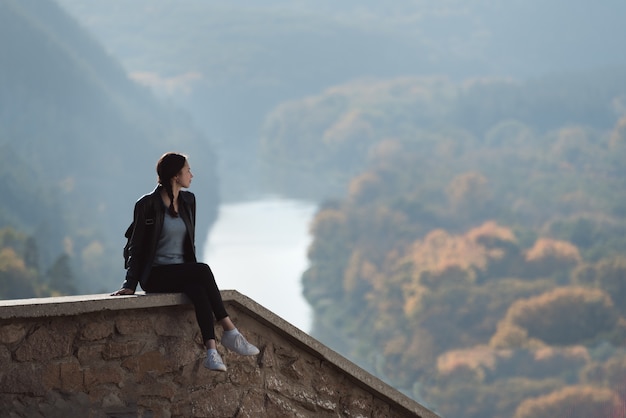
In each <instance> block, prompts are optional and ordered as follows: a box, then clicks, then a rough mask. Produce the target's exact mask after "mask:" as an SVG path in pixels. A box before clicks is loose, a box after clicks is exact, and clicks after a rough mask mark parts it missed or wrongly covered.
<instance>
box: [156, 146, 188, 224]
mask: <svg viewBox="0 0 626 418" xmlns="http://www.w3.org/2000/svg"><path fill="white" fill-rule="evenodd" d="M186 162H187V157H186V156H184V155H182V154H177V153H175V152H167V153H165V154H163V155H162V156H161V158H159V161H158V162H157V165H156V171H157V174H158V176H159V177H158V180H157V181H158V182H159V184H160V185H161V186H163V187H164V188H165V191H166V192H167V195H168V196H169V198H170V207H169V209H168V210H169V213H170V215H172V216H173V217H177V216H178V212H176V209H174V192H172V181H171V180H172V178H173V177H174V176H176V174H178V173H179V172H180V170H182V169H183V167H184V166H185V163H186Z"/></svg>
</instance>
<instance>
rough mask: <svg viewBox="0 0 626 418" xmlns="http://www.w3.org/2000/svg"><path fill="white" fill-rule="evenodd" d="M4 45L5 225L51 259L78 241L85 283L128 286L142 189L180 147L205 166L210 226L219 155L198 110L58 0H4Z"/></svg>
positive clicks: (0, 92) (202, 197)
mask: <svg viewBox="0 0 626 418" xmlns="http://www.w3.org/2000/svg"><path fill="white" fill-rule="evenodd" d="M0 55H2V57H3V60H2V65H0V146H1V147H2V149H3V159H6V160H9V161H8V164H9V165H8V166H3V170H6V174H5V175H4V176H3V177H2V188H1V189H0V190H6V194H5V196H6V197H9V199H3V201H2V204H1V205H2V210H1V211H0V214H2V217H1V218H0V221H1V222H2V224H0V227H7V226H8V227H12V228H15V229H17V230H19V231H24V232H25V233H27V234H29V235H35V236H36V239H37V241H38V244H39V246H40V256H41V262H42V266H43V267H42V268H44V267H47V266H50V265H51V264H52V263H53V261H54V260H55V259H56V258H57V257H58V256H59V255H60V254H63V253H68V254H69V255H71V256H72V262H73V267H74V268H75V270H76V271H75V274H76V276H77V277H81V278H84V279H81V281H80V283H78V284H77V286H78V287H79V289H80V291H83V292H94V291H106V290H109V289H112V288H115V287H116V286H118V285H119V283H120V282H121V278H122V274H123V270H122V268H121V266H122V261H121V247H122V246H123V233H124V231H125V228H126V227H127V226H128V224H129V223H130V221H131V217H132V208H133V204H134V201H135V200H136V199H137V198H138V197H139V196H140V195H141V194H143V193H147V192H149V191H150V190H151V189H152V188H153V187H154V185H155V178H156V174H155V172H154V166H155V163H156V160H157V159H158V157H159V156H160V155H161V154H162V153H163V152H165V151H168V150H171V149H175V150H179V151H182V152H186V153H188V154H190V158H191V163H192V164H193V166H194V167H196V170H195V171H196V175H197V177H196V178H197V179H198V181H197V182H194V186H195V187H196V188H197V190H199V191H201V193H198V194H199V196H198V198H199V204H200V205H201V206H200V207H201V208H203V209H202V210H203V212H204V213H205V214H206V215H204V216H202V217H201V218H202V220H201V222H200V223H199V225H198V231H199V235H198V238H199V239H200V240H202V239H203V237H205V236H206V231H208V227H209V225H210V224H211V223H212V222H213V220H214V219H215V216H216V208H217V179H216V173H215V171H214V166H215V157H214V155H213V152H212V149H211V148H210V146H209V144H208V141H207V140H206V138H205V137H204V136H202V135H201V134H200V133H199V132H198V131H197V130H195V128H194V127H193V126H192V124H191V122H190V120H189V118H188V116H186V115H185V114H184V113H182V112H181V111H180V110H177V109H175V108H173V107H170V106H166V105H164V104H162V103H159V102H158V101H157V100H156V99H155V98H154V96H153V95H152V93H151V92H150V91H149V90H147V89H146V88H145V87H142V86H139V85H138V84H136V83H135V82H133V81H131V80H130V79H129V78H128V77H127V75H126V73H125V72H124V71H123V69H122V67H121V66H120V65H119V64H118V63H117V62H116V61H115V60H114V59H113V58H111V56H109V55H108V54H107V53H106V52H105V51H104V49H103V48H102V47H101V46H100V45H99V44H98V43H97V42H96V41H95V40H94V39H93V38H92V37H91V35H89V34H87V33H86V32H85V31H84V30H83V29H82V28H81V27H80V26H79V25H78V24H77V23H76V22H75V21H74V20H73V19H72V18H71V17H69V16H68V15H67V14H65V12H64V11H62V10H61V9H60V8H58V6H57V5H56V4H55V3H53V2H49V1H35V0H26V1H10V0H9V1H3V2H1V3H0ZM9 156H12V157H9ZM18 170H19V171H21V172H23V173H24V174H23V175H19V177H17V176H16V175H17V174H18V172H19V171H18ZM16 177H17V178H16ZM200 242H203V241H200Z"/></svg>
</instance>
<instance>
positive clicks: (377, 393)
mask: <svg viewBox="0 0 626 418" xmlns="http://www.w3.org/2000/svg"><path fill="white" fill-rule="evenodd" d="M222 297H223V299H224V302H225V305H226V308H227V310H228V312H229V314H230V316H231V318H232V319H233V322H234V323H235V324H236V325H237V327H238V328H239V329H241V330H242V332H243V333H244V334H245V335H246V337H247V338H248V339H249V340H250V341H251V342H252V343H254V344H255V345H257V346H258V347H259V348H260V349H261V353H260V354H259V355H258V356H254V357H242V356H237V355H235V354H233V353H231V352H229V351H227V350H224V349H223V348H221V346H219V344H218V350H219V351H220V353H221V354H222V356H223V358H224V361H225V363H226V364H227V366H228V371H227V372H225V373H220V372H213V371H209V370H207V369H205V368H204V367H203V365H202V362H203V360H204V358H205V355H206V353H205V350H204V348H203V347H202V343H201V337H200V334H199V331H198V326H197V324H196V319H195V314H194V309H193V306H192V305H190V304H189V301H188V300H187V298H186V297H185V296H184V295H181V294H151V295H145V294H138V295H133V296H119V297H110V296H108V295H84V296H70V297H60V298H45V299H24V300H9V301H0V411H3V414H2V416H7V417H55V416H63V417H74V416H77V417H78V416H80V417H309V416H311V417H313V416H315V417H359V416H360V417H377V418H378V417H423V418H435V417H436V415H435V414H434V413H433V412H431V411H429V410H428V409H426V408H424V407H423V406H421V405H420V404H419V403H417V402H414V401H413V400H411V399H410V398H408V397H406V396H404V395H403V394H401V393H399V392H398V391H396V390H394V389H393V388H391V387H390V386H388V385H387V384H385V383H384V382H382V381H381V380H379V379H377V378H375V377H374V376H372V375H371V374H369V373H367V372H365V371H364V370H362V369H361V368H359V367H357V366H356V365H354V364H353V363H351V362H349V361H348V360H347V359H345V358H344V357H342V356H340V355H338V354H337V353H336V352H334V351H332V350H330V349H329V348H327V347H326V346H324V345H323V344H321V343H319V342H318V341H317V340H315V339H313V338H311V337H310V336H309V335H307V334H306V333H304V332H302V331H301V330H299V329H298V328H296V327H294V326H292V325H291V324H289V323H288V322H286V321H284V320H283V319H282V318H280V317H278V316H277V315H275V314H274V313H272V312H270V311H269V310H267V309H265V308H264V307H262V306H261V305H259V304H257V303H256V302H254V301H252V300H251V299H249V298H247V297H245V296H243V295H241V294H240V293H238V292H236V291H233V290H226V291H222ZM218 334H219V333H218Z"/></svg>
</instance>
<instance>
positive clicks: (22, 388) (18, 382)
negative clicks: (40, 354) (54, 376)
mask: <svg viewBox="0 0 626 418" xmlns="http://www.w3.org/2000/svg"><path fill="white" fill-rule="evenodd" d="M42 375H43V366H42V365H40V364H36V363H15V364H13V365H11V366H10V367H9V369H8V370H3V373H2V378H1V379H0V393H14V394H27V395H31V396H32V395H34V396H43V395H44V394H45V393H46V388H45V387H44V385H43V382H42Z"/></svg>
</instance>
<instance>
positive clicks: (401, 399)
mask: <svg viewBox="0 0 626 418" xmlns="http://www.w3.org/2000/svg"><path fill="white" fill-rule="evenodd" d="M221 293H222V299H223V300H224V302H225V303H230V304H233V305H234V306H235V307H236V308H238V309H239V310H241V311H243V312H245V313H246V314H248V315H249V316H250V317H251V318H254V319H255V320H257V321H259V322H260V323H263V324H264V325H266V326H267V327H269V328H271V329H273V330H274V331H275V332H277V333H279V334H281V335H283V336H284V337H285V338H286V339H287V340H289V341H290V342H291V343H292V344H293V345H295V346H297V347H299V348H300V349H302V350H303V351H307V352H309V353H310V354H312V355H313V356H315V357H317V358H319V359H323V360H325V361H327V362H328V363H331V364H333V365H334V366H335V367H337V368H338V369H340V370H341V371H342V372H343V373H345V374H346V375H347V377H348V378H349V379H350V380H352V381H353V383H354V384H355V385H357V386H360V387H362V388H363V389H365V390H367V391H368V392H371V393H376V394H377V395H378V396H380V397H382V398H384V399H387V400H388V401H390V402H393V403H395V404H398V405H401V406H402V407H403V408H405V409H406V410H407V411H408V412H410V413H412V414H414V415H415V416H417V417H422V418H438V416H437V415H436V414H434V413H433V412H432V411H430V410H429V409H427V408H425V407H423V406H422V405H420V404H419V403H417V402H415V401H414V400H412V399H411V398H409V397H408V396H405V395H404V394H402V393H400V392H398V391H397V390H396V389H394V388H392V387H391V386H389V385H388V384H386V383H385V382H383V381H382V380H380V379H378V378H377V377H375V376H373V375H371V374H370V373H368V372H366V371H365V370H363V369H362V368H360V367H358V366H357V365H355V364H354V363H352V362H351V361H349V360H348V359H346V358H345V357H343V356H341V355H340V354H338V353H337V352H335V351H333V350H331V349H330V348H328V347H326V346H325V345H323V344H322V343H320V342H319V341H317V340H316V339H314V338H312V337H311V336H309V335H308V334H306V333H305V332H303V331H302V330H300V329H298V328H297V327H295V326H293V325H292V324H290V323H289V322H287V321H285V320H284V319H283V318H281V317H279V316H278V315H276V314H274V313H273V312H272V311H270V310H268V309H266V308H265V307H263V306H261V305H259V304H258V303H256V302H255V301H253V300H252V299H250V298H248V297H246V296H244V295H242V294H241V293H239V292H237V291H235V290H222V291H221ZM187 304H190V301H189V299H188V298H187V297H186V296H185V295H183V294H181V293H152V294H145V293H143V292H138V293H136V294H135V295H128V296H110V295H109V294H96V295H79V296H62V297H55V298H41V299H17V300H5V301H0V319H13V318H41V317H55V316H74V315H81V314H86V313H91V312H100V311H115V310H128V309H146V308H158V307H166V306H177V305H187Z"/></svg>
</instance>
